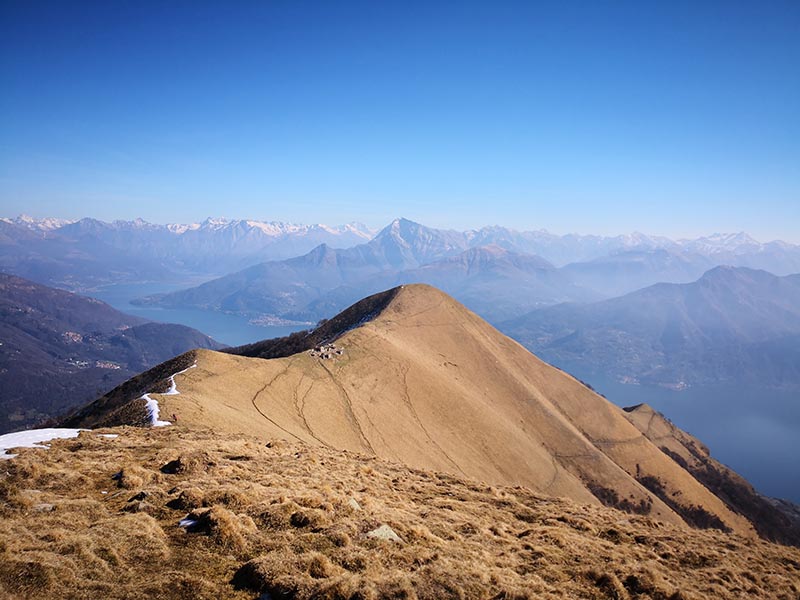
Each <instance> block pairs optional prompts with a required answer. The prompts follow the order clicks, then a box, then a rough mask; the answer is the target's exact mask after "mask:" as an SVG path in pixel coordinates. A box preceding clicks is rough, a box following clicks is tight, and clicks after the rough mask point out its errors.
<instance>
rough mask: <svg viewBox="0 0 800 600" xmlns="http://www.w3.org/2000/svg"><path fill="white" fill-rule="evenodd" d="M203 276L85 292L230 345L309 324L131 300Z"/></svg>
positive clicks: (185, 285)
mask: <svg viewBox="0 0 800 600" xmlns="http://www.w3.org/2000/svg"><path fill="white" fill-rule="evenodd" d="M202 282H203V280H191V281H181V282H178V283H139V284H130V283H126V284H115V285H109V286H104V287H102V288H98V289H96V290H92V291H91V292H88V293H85V295H87V296H92V297H94V298H97V299H99V300H102V301H103V302H107V303H108V304H110V305H111V306H113V307H114V308H116V309H117V310H120V311H122V312H124V313H127V314H129V315H135V316H137V317H142V318H143V319H150V320H151V321H158V322H161V323H178V324H180V325H186V326H188V327H194V328H195V329H198V330H200V331H202V332H203V333H205V334H206V335H210V336H211V337H212V338H214V339H215V340H217V341H218V342H221V343H223V344H227V345H229V346H240V345H242V344H249V343H251V342H257V341H259V340H264V339H269V338H275V337H283V336H285V335H289V334H290V333H292V332H294V331H299V330H301V329H307V328H308V327H309V326H308V325H305V326H304V325H294V326H262V325H253V324H251V323H250V322H249V319H248V318H247V317H242V316H239V315H231V314H225V313H219V312H213V311H207V310H197V309H191V308H182V309H171V308H159V307H157V306H136V305H134V304H131V300H134V299H136V298H142V297H143V296H148V295H150V294H163V293H167V292H173V291H175V290H179V289H185V288H188V287H191V286H195V285H199V284H200V283H202Z"/></svg>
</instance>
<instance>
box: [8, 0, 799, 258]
mask: <svg viewBox="0 0 800 600" xmlns="http://www.w3.org/2000/svg"><path fill="white" fill-rule="evenodd" d="M23 211H24V212H28V213H31V214H33V215H34V216H44V215H55V216H62V217H80V216H85V215H90V216H96V217H98V218H103V219H113V218H133V217H136V216H142V217H144V218H146V219H148V220H152V221H156V222H168V221H179V222H188V221H192V220H198V219H202V218H204V217H205V216H208V215H221V216H229V217H249V218H258V219H278V220H289V221H300V222H328V223H339V222H345V221H350V220H360V221H363V222H366V223H368V224H371V225H383V224H384V223H385V222H386V221H388V220H389V219H390V218H392V217H394V216H398V215H403V216H407V217H409V218H413V219H415V220H418V221H421V222H423V223H426V224H429V225H433V226H449V227H454V228H467V227H475V226H480V225H485V224H501V225H508V226H514V227H517V228H540V227H544V228H547V229H550V230H552V231H555V232H559V233H565V232H568V231H578V232H583V233H620V232H627V231H631V230H641V231H645V232H648V233H661V234H667V235H675V236H681V235H694V234H700V233H710V232H714V231H733V230H737V231H738V230H747V231H749V232H751V233H752V234H754V235H756V237H760V238H762V239H766V238H783V239H787V240H790V241H795V242H800V2H797V1H796V0H791V1H787V2H779V1H774V2H773V1H763V2H761V1H756V0H753V1H752V2H732V1H720V2H700V1H674V0H673V1H669V2H649V1H635V2H602V1H587V2H572V3H569V2H552V3H537V2H533V1H529V2H489V1H486V2H478V3H473V2H446V3H444V2H443V3H435V2H419V3H417V2H410V1H403V2H393V3H392V2H358V3H355V2H344V1H333V2H331V1H324V2H304V1H300V0H282V1H271V2H270V1H266V0H264V1H259V2H252V3H248V2H216V3H210V2H209V3H204V2H194V1H187V2H177V1H169V0H165V1H155V0H154V1H147V0H137V1H133V2H121V1H113V0H107V1H102V2H96V3H92V2H80V1H77V0H76V1H74V2H60V1H59V2H53V3H46V2H38V1H36V0H22V1H13V0H2V2H1V3H0V214H4V215H16V214H17V213H19V212H23Z"/></svg>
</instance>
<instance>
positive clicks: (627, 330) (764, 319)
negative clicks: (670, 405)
mask: <svg viewBox="0 0 800 600" xmlns="http://www.w3.org/2000/svg"><path fill="white" fill-rule="evenodd" d="M500 329H501V330H502V331H504V332H505V333H507V334H508V335H511V336H512V337H514V338H515V339H517V340H519V341H520V342H521V343H522V344H524V345H525V346H526V347H527V348H529V349H530V350H531V351H533V352H535V353H536V354H537V355H539V356H541V357H542V358H544V359H545V360H547V361H549V362H551V363H553V364H555V365H558V366H562V367H564V368H567V369H569V368H570V367H571V366H572V365H576V364H580V365H581V366H582V368H584V369H589V370H591V371H594V372H596V373H603V374H606V375H611V376H613V377H615V378H616V379H618V380H620V381H623V382H628V383H647V384H658V385H662V386H667V387H672V388H678V389H680V388H681V387H682V386H685V385H695V384H704V383H719V382H755V383H759V384H760V385H764V386H770V385H773V386H781V385H800V275H789V276H785V277H778V276H775V275H772V274H770V273H767V272H766V271H761V270H754V269H748V268H744V267H738V268H734V267H717V268H714V269H711V270H709V271H708V272H707V273H705V274H704V275H703V276H702V277H700V278H699V279H698V280H697V281H695V282H693V283H689V284H666V283H661V284H657V285H653V286H650V287H647V288H645V289H642V290H639V291H636V292H633V293H630V294H627V295H625V296H622V297H619V298H613V299H610V300H604V301H600V302H595V303H590V304H585V305H575V304H562V305H559V306H553V307H549V308H544V309H540V310H536V311H533V312H531V313H529V314H527V315H524V316H522V317H518V318H516V319H513V320H510V321H507V322H505V323H502V324H501V325H500Z"/></svg>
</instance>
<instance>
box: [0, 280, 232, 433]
mask: <svg viewBox="0 0 800 600" xmlns="http://www.w3.org/2000/svg"><path fill="white" fill-rule="evenodd" d="M221 347H222V346H221V345H220V344H218V343H216V342H215V341H214V340H212V339H211V338H209V337H208V336H206V335H203V334H202V333H200V332H199V331H197V330H195V329H191V328H189V327H185V326H183V325H170V324H164V323H151V322H148V321H145V320H144V319H140V318H138V317H132V316H129V315H126V314H124V313H121V312H119V311H117V310H115V309H113V308H111V307H110V306H109V305H107V304H105V303H104V302H100V301H99V300H95V299H93V298H85V297H83V296H78V295H76V294H71V293H69V292H64V291H62V290H56V289H53V288H48V287H45V286H41V285H38V284H35V283H33V282H31V281H27V280H25V279H21V278H19V277H14V276H12V275H4V274H0V433H2V432H5V431H10V430H12V429H22V428H24V427H26V426H30V425H32V424H34V423H37V422H41V421H43V420H45V419H47V418H50V417H55V416H57V415H59V414H63V413H64V412H66V411H68V410H71V409H74V408H75V407H76V406H80V405H82V404H84V403H85V402H87V401H88V400H90V399H92V398H96V397H97V396H98V394H102V393H103V392H104V391H106V390H109V389H111V388H113V387H114V386H116V385H118V384H119V383H120V382H123V381H125V380H126V379H128V378H130V377H131V376H133V375H134V374H135V373H138V372H140V371H142V370H144V369H148V368H150V367H152V366H153V365H157V364H158V363H160V362H162V361H164V360H166V359H168V358H170V357H172V356H175V355H176V354H179V353H181V352H185V351H186V350H188V349H190V348H221Z"/></svg>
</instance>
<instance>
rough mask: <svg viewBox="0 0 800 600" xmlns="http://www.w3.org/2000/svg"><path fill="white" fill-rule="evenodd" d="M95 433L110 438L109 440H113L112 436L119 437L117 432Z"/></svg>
mask: <svg viewBox="0 0 800 600" xmlns="http://www.w3.org/2000/svg"><path fill="white" fill-rule="evenodd" d="M97 435H99V436H100V437H104V438H108V439H111V440H113V439H114V438H117V437H119V434H117V433H98V434H97Z"/></svg>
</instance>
